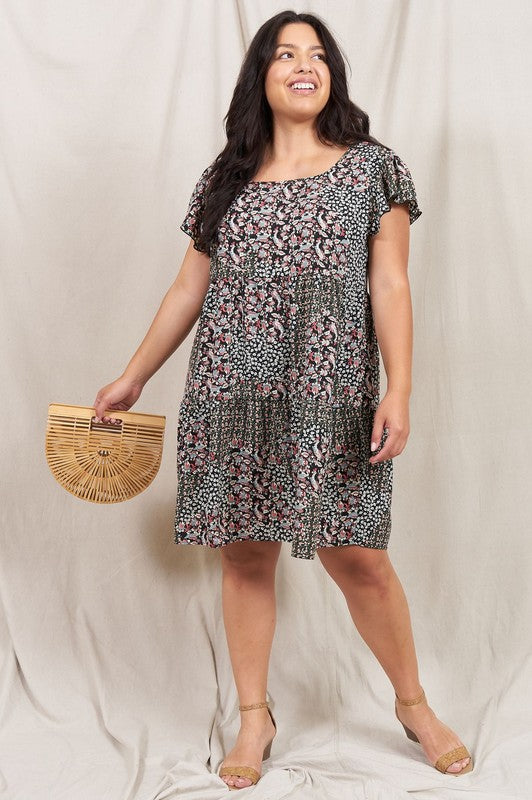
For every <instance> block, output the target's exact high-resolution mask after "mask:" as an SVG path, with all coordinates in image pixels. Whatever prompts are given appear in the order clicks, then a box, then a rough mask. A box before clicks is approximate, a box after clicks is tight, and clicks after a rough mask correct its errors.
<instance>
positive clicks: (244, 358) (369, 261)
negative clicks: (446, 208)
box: [94, 11, 472, 789]
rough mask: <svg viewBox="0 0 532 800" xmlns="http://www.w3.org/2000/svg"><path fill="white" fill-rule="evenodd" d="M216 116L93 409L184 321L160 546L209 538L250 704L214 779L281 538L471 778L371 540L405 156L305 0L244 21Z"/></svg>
mask: <svg viewBox="0 0 532 800" xmlns="http://www.w3.org/2000/svg"><path fill="white" fill-rule="evenodd" d="M226 121H227V124H226V129H227V144H226V146H225V148H224V150H223V151H222V152H221V153H220V155H219V156H218V157H217V159H216V160H215V161H214V162H213V163H212V164H211V165H210V166H209V167H207V169H206V170H205V171H204V172H203V174H202V175H201V177H200V180H199V181H198V183H197V185H196V187H195V189H194V193H193V195H192V198H191V200H190V204H189V208H188V212H187V215H186V218H185V220H184V222H183V224H182V226H181V227H182V229H183V230H184V231H185V232H186V233H188V234H189V235H190V236H191V237H192V241H191V243H190V244H189V248H188V250H187V252H186V255H185V258H184V261H183V264H182V267H181V270H180V272H179V274H178V276H177V278H176V280H175V282H174V284H173V285H172V286H171V288H170V289H169V291H168V293H167V294H166V296H165V298H164V300H163V302H162V305H161V307H160V309H159V311H158V313H157V315H156V317H155V319H154V321H153V323H152V325H151V327H150V329H149V331H148V333H147V335H146V337H145V339H144V341H143V342H142V344H141V346H140V347H139V349H138V350H137V352H136V353H135V355H134V356H133V358H132V360H131V361H130V363H129V365H128V366H127V368H126V370H125V371H124V373H123V375H122V376H121V377H120V378H119V379H118V380H116V381H115V382H113V383H111V384H109V385H108V386H106V387H104V388H103V389H101V390H100V391H99V392H98V395H97V397H96V400H95V403H94V406H95V413H96V415H97V417H101V416H102V415H103V414H104V412H105V411H106V410H109V409H119V410H126V409H128V408H130V407H131V406H132V405H133V403H134V402H135V401H136V400H137V399H138V397H139V395H140V393H141V391H142V387H143V386H144V384H145V383H146V381H147V380H149V378H150V377H151V376H152V375H153V374H154V373H155V372H156V370H157V369H158V368H159V367H160V366H161V364H162V363H163V362H164V361H165V360H166V359H167V358H168V357H169V356H170V354H171V353H173V352H174V351H175V349H176V348H177V347H178V346H179V345H180V344H181V342H182V341H183V339H184V338H185V337H186V336H187V335H188V333H189V332H190V330H191V328H192V327H193V325H194V324H195V322H196V321H197V320H198V317H199V318H200V319H199V324H198V328H197V331H196V336H195V339H194V343H193V348H192V353H191V356H190V363H189V370H188V374H187V380H186V386H185V392H184V397H183V400H182V403H181V406H180V412H179V423H178V471H179V489H178V496H177V508H176V520H175V541H176V543H180V542H181V543H196V544H203V545H208V546H211V547H220V548H221V549H220V553H221V561H222V570H223V582H222V587H223V588H222V593H223V595H222V600H223V613H224V623H225V629H226V633H227V642H228V647H229V651H230V656H231V663H232V668H233V673H234V678H235V683H236V687H237V690H238V696H239V700H240V703H241V705H240V710H241V711H242V712H244V711H245V712H246V713H245V714H242V717H241V728H240V732H239V734H238V738H237V741H236V744H235V746H234V748H233V749H232V750H231V751H230V752H229V753H228V754H227V755H226V758H225V761H224V764H223V765H222V769H221V770H220V775H221V776H222V777H223V779H224V780H225V782H226V783H227V784H228V785H229V787H230V788H231V789H238V788H243V787H245V786H249V785H251V784H253V783H256V782H257V780H258V779H259V777H260V767H261V761H262V760H263V759H264V758H267V757H268V755H269V751H270V746H271V742H272V740H273V737H274V735H275V732H276V726H275V721H274V719H273V715H272V714H271V711H270V709H269V707H268V703H267V702H266V701H265V699H264V698H265V697H266V688H267V673H268V663H269V657H270V650H271V644H272V639H273V634H274V626H275V613H276V607H275V593H274V581H275V568H276V563H277V559H278V556H279V551H280V547H281V542H283V541H287V542H291V555H292V556H294V557H296V558H305V559H312V558H314V557H315V555H316V553H317V555H318V557H319V558H320V560H321V562H322V563H323V565H324V567H325V569H326V570H327V572H328V573H329V574H330V575H331V577H332V578H333V579H334V580H335V582H336V583H337V584H338V586H339V587H340V589H341V590H342V592H343V593H344V595H345V598H346V601H347V604H348V608H349V611H350V613H351V616H352V618H353V621H354V623H355V625H356V627H357V629H358V631H359V632H360V634H361V635H362V637H363V638H364V640H365V641H366V643H367V644H368V645H369V647H370V648H371V649H372V650H373V652H374V653H375V655H376V657H377V659H378V660H379V662H380V664H381V665H382V667H383V669H384V670H385V672H386V674H387V675H388V677H389V679H390V681H391V683H392V685H393V687H394V689H395V693H396V703H395V709H396V715H397V717H398V719H399V721H400V722H401V723H402V724H403V726H404V728H405V731H406V733H407V735H408V736H409V737H410V738H411V739H413V740H414V741H419V742H420V743H421V746H422V747H423V749H424V751H425V754H426V756H427V758H428V760H429V761H430V762H431V764H433V765H434V766H435V767H436V768H437V769H439V770H440V771H441V772H449V773H452V774H456V775H457V774H462V773H464V772H468V771H470V770H471V768H472V760H471V758H470V755H469V753H468V751H467V750H466V748H465V747H464V746H463V745H462V743H461V742H460V740H459V738H458V737H457V736H456V734H455V733H453V731H451V730H450V729H449V728H448V727H447V726H446V725H444V724H443V723H442V722H440V721H439V720H438V718H437V717H436V716H435V714H434V712H433V711H432V710H431V709H430V707H429V706H428V704H427V702H426V698H425V695H424V692H423V689H422V687H421V685H420V683H419V676H418V666H417V660H416V654H415V648H414V642H413V637H412V630H411V625H410V617H409V610H408V606H407V602H406V598H405V595H404V592H403V589H402V587H401V584H400V582H399V579H398V577H397V575H396V573H395V571H394V569H393V567H392V565H391V563H390V560H389V558H388V554H387V550H386V548H387V545H388V540H389V536H390V528H391V517H390V505H391V489H392V458H393V457H395V456H397V455H399V453H401V452H402V450H403V449H404V447H405V444H406V441H407V437H408V433H409V410H408V404H409V395H410V389H411V385H410V381H411V349H412V316H411V301H410V291H409V284H408V278H407V262H408V248H409V224H410V223H412V222H413V221H414V220H415V219H417V217H418V216H419V215H420V214H421V212H420V210H419V208H418V205H417V201H416V194H415V188H414V184H413V182H412V179H411V176H410V173H409V170H408V168H407V166H406V165H405V163H404V162H403V161H402V160H401V159H400V157H399V156H398V155H397V154H396V153H394V151H393V150H390V149H389V148H387V147H385V146H384V145H382V144H381V143H380V142H378V141H377V140H376V139H374V138H373V137H372V136H370V135H369V120H368V117H367V115H366V114H365V113H364V112H363V111H361V109H359V108H358V107H357V106H356V105H354V104H353V103H352V102H351V101H350V100H349V97H348V90H347V83H346V76H345V65H344V61H343V58H342V55H341V53H340V51H339V48H338V46H337V44H336V42H335V41H334V39H333V37H332V35H331V34H330V32H329V31H328V29H327V28H326V26H325V25H324V24H323V22H321V21H320V20H319V19H318V18H317V17H315V16H313V15H310V14H295V13H293V12H291V11H290V12H288V11H287V12H283V13H280V14H277V15H276V16H274V17H273V18H272V19H270V20H268V21H267V22H266V23H265V24H264V25H263V26H262V27H261V28H260V30H259V31H258V32H257V34H256V36H255V37H254V39H253V41H252V43H251V45H250V47H249V50H248V52H247V54H246V57H245V60H244V62H243V65H242V69H241V72H240V75H239V78H238V81H237V85H236V88H235V91H234V95H233V99H232V102H231V106H230V108H229V112H228V115H227V120H226ZM366 282H368V283H369V291H370V294H368V292H367V288H366ZM377 334H378V344H379V346H380V350H381V352H382V356H383V361H384V365H385V368H386V374H387V391H386V394H385V396H384V397H383V399H382V401H381V402H380V403H379V371H378V370H379V358H378V353H379V350H378V346H377ZM104 419H105V420H106V421H107V420H109V419H111V420H112V418H109V417H104Z"/></svg>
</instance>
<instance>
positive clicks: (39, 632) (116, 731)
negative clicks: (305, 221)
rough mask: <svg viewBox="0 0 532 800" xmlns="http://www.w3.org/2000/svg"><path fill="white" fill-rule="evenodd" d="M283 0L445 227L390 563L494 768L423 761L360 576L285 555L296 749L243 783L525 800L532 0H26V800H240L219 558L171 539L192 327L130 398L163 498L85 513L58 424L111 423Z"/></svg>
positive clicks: (7, 513) (422, 285) (5, 380)
mask: <svg viewBox="0 0 532 800" xmlns="http://www.w3.org/2000/svg"><path fill="white" fill-rule="evenodd" d="M286 7H293V8H294V9H295V10H298V11H303V10H311V11H314V12H316V13H318V14H320V15H322V16H323V17H324V18H325V20H326V21H327V22H328V23H329V25H330V27H331V28H332V30H333V32H334V33H335V34H336V35H337V36H338V39H339V41H340V43H341V45H342V46H343V47H344V49H345V52H346V53H347V55H348V58H349V60H350V63H351V66H352V75H351V78H350V86H351V95H352V97H353V99H354V100H355V102H357V104H359V105H360V106H361V107H362V108H364V109H365V110H366V111H367V112H368V113H369V115H370V118H371V122H372V127H371V130H372V133H374V134H375V136H377V138H379V139H380V140H381V141H383V142H385V143H386V144H388V145H389V146H391V147H393V148H394V149H395V150H396V151H397V152H398V153H399V155H400V156H401V157H402V158H403V159H404V160H405V161H406V163H407V164H408V166H409V168H410V170H411V172H412V176H413V178H414V181H415V185H416V189H417V192H418V199H419V203H420V207H421V209H422V210H423V216H422V217H421V219H420V221H418V223H417V224H416V225H415V226H414V227H413V228H412V229H411V255H410V268H409V273H410V279H411V287H412V298H413V307H414V320H415V343H414V364H413V391H412V396H411V404H410V415H411V433H410V438H409V441H408V444H407V447H406V449H405V450H404V452H403V453H402V454H401V455H400V456H399V457H397V458H396V459H395V462H394V464H395V472H394V500H393V524H392V535H391V540H390V549H389V553H390V556H391V558H392V561H393V563H394V566H395V568H396V570H397V572H398V574H399V576H400V577H401V580H402V582H403V585H404V588H405V591H406V593H407V596H408V598H409V602H410V607H411V614H412V620H413V627H414V632H415V636H416V643H417V649H418V656H419V661H420V668H421V680H422V683H423V685H424V687H425V689H426V691H427V695H428V698H429V702H430V703H431V705H432V707H433V708H434V710H435V711H436V712H437V713H438V714H439V716H440V717H441V718H442V719H443V720H444V721H445V722H447V724H449V725H451V726H452V727H453V728H455V729H456V730H457V731H458V732H459V734H460V735H461V737H462V738H463V740H464V742H465V743H466V744H467V745H468V747H469V748H470V749H471V751H472V753H473V755H474V759H475V769H474V771H473V772H472V773H471V774H469V775H466V776H463V777H460V778H455V777H453V776H443V775H441V774H439V773H438V772H437V771H436V770H435V769H433V768H432V767H431V766H430V765H428V764H427V762H426V760H425V757H424V755H423V753H422V751H421V748H420V747H419V745H416V744H413V743H412V742H410V741H408V740H407V739H406V737H405V736H404V732H403V729H402V728H401V726H400V725H399V723H398V722H397V720H396V719H395V716H394V713H393V689H392V687H391V685H390V683H389V681H388V679H387V678H386V676H385V674H384V672H383V671H382V669H381V668H380V666H379V664H378V662H377V661H376V660H375V658H374V657H373V655H372V653H371V652H370V651H369V649H368V648H367V646H366V645H365V644H364V643H363V641H362V640H361V639H360V637H359V635H358V633H357V632H356V630H355V628H354V627H353V624H352V622H351V618H350V616H349V614H348V611H347V607H346V605H345V602H344V600H343V596H342V595H341V593H340V591H339V589H338V588H337V587H336V585H335V584H333V583H332V581H331V579H330V578H329V577H328V576H327V574H326V573H325V571H324V569H323V568H322V566H321V563H320V562H319V560H318V559H316V560H315V561H300V560H297V559H294V558H292V557H291V556H290V555H289V547H288V546H287V545H285V546H284V547H283V551H282V554H281V558H280V562H279V567H278V573H277V587H278V623H277V630H276V636H275V640H274V644H273V651H272V657H271V671H270V679H269V693H270V696H271V698H272V700H273V709H274V713H275V716H276V720H277V723H278V726H279V732H278V736H277V738H276V740H275V742H274V745H273V747H272V757H271V760H270V761H269V762H266V763H265V765H264V772H263V778H262V780H261V781H260V782H259V784H258V785H257V786H256V787H255V788H252V789H249V790H247V792H246V794H245V796H246V797H248V796H249V797H251V796H252V797H253V798H257V800H260V799H262V800H266V798H268V800H281V799H284V798H290V800H307V798H319V800H340V798H341V800H400V799H401V800H402V799H403V798H407V797H410V796H412V797H415V798H416V800H433V799H434V800H436V799H437V800H450V799H451V798H453V800H454V798H463V797H471V798H474V800H480V799H482V800H488V799H489V800H500V799H501V798H508V799H509V798H512V800H514V799H515V798H529V797H530V796H531V795H530V792H531V790H530V785H531V780H532V767H531V762H530V753H531V752H532V730H531V728H532V725H531V711H532V689H531V687H532V681H531V659H532V641H531V633H530V623H529V619H530V617H529V614H530V613H531V611H532V597H531V591H530V586H531V582H530V568H531V563H530V562H531V547H530V543H529V536H530V531H531V525H530V515H529V504H528V503H529V500H528V498H529V492H528V490H529V488H530V469H529V463H530V452H531V444H532V443H531V428H530V402H529V398H530V392H531V389H532V386H531V379H530V365H531V359H530V297H531V286H530V272H531V271H530V252H531V246H532V242H531V236H532V227H531V226H530V225H528V224H527V217H528V208H529V204H530V198H529V191H528V189H529V187H530V184H531V178H532V176H531V174H530V125H531V122H532V111H531V107H530V104H527V103H526V97H527V95H528V84H529V76H530V49H529V47H528V46H527V45H528V43H529V41H530V39H531V36H532V14H531V11H530V7H529V4H528V3H527V2H526V1H525V0H522V1H518V0H506V2H505V3H502V4H501V3H499V2H495V0H485V2H483V3H476V2H474V1H473V0H430V2H426V0H412V1H411V2H408V1H407V0H404V1H403V0H379V2H378V3H375V2H371V0H355V1H353V2H348V1H347V0H330V2H325V0H324V1H323V2H319V1H318V0H315V1H314V0H308V2H307V3H301V2H295V1H294V2H291V3H290V2H288V3H285V2H280V1H279V0H274V1H272V0H270V1H269V2H265V0H260V1H259V0H241V1H240V2H232V0H194V2H184V1H183V2H180V1H179V0H174V2H170V1H169V0H167V1H166V2H164V1H163V0H161V2H148V0H129V2H126V0H113V1H110V2H93V3H86V2H68V1H67V0H55V2H54V1H53V2H49V3H44V2H39V0H34V1H33V2H29V1H28V0H16V1H15V0H3V1H2V3H1V27H0V31H1V32H0V53H1V55H0V59H1V61H0V66H1V74H2V80H1V82H0V91H1V112H2V118H1V119H2V122H1V125H2V129H1V149H2V161H3V167H2V184H1V193H2V194H1V204H2V213H1V215H0V225H1V247H2V272H1V280H2V291H1V293H0V303H1V311H2V313H1V319H2V335H1V338H0V346H1V348H2V360H1V363H2V372H3V375H2V380H1V382H0V383H1V390H2V395H1V398H2V418H3V423H4V425H3V435H2V477H1V480H2V484H1V485H2V501H1V504H0V513H1V515H2V528H1V537H2V538H1V554H0V597H1V608H2V613H1V616H0V645H1V655H0V714H1V726H0V798H8V800H28V798H30V797H31V798H32V800H67V798H68V800H133V799H135V800H137V799H138V800H169V799H170V798H177V797H179V798H183V799H184V800H217V798H222V797H226V796H227V792H228V790H227V789H226V787H225V786H224V784H223V783H222V781H221V779H219V778H218V777H217V775H216V772H217V770H218V768H219V766H220V763H221V761H222V758H223V755H224V752H226V751H227V750H228V749H229V748H230V747H231V746H232V743H233V741H234V737H235V735H236V733H237V730H238V718H239V716H238V709H237V703H238V699H237V696H236V691H235V688H234V684H233V679H232V673H231V668H230V662H229V656H228V651H227V646H226V642H225V634H224V628H223V620H222V612H221V600H220V591H221V573H220V560H219V556H220V553H219V551H216V550H207V549H204V548H201V547H198V546H189V545H180V546H178V545H176V544H174V542H173V513H174V501H175V492H176V476H175V432H176V425H177V413H178V406H179V401H180V398H181V395H182V390H183V386H184V379H185V374H186V367H187V362H188V354H189V352H190V346H191V343H192V338H193V335H194V331H192V332H191V333H190V335H189V337H188V338H187V340H186V341H185V342H184V343H183V345H182V346H181V347H180V349H179V350H178V352H177V353H175V354H174V356H173V357H172V358H170V359H169V360H168V361H167V362H166V364H165V365H164V366H163V367H162V368H161V369H160V371H159V372H158V373H157V374H156V375H155V376H154V377H153V378H152V380H151V381H150V383H149V384H148V385H147V386H146V387H145V389H144V392H143V394H142V396H141V398H140V399H139V401H138V402H137V404H136V405H135V406H134V410H142V411H147V412H151V413H157V414H165V415H166V416H167V433H166V439H165V448H164V454H163V462H162V465H161V468H160V472H159V474H158V476H157V478H156V479H155V481H154V483H153V484H152V485H151V486H150V487H149V488H148V489H147V490H146V491H145V492H144V493H143V494H141V495H139V496H138V497H136V498H134V499H132V500H130V501H128V502H126V503H120V504H117V505H114V506H98V505H95V504H92V503H86V502H83V501H81V500H78V499H77V498H75V497H73V496H72V495H69V494H68V493H67V492H66V491H64V490H63V489H62V488H61V487H60V486H59V485H58V484H57V483H56V482H55V481H54V479H53V477H52V475H51V473H50V471H49V469H48V466H47V463H46V460H45V456H44V433H45V423H46V416H47V411H48V404H49V403H50V402H62V403H74V404H79V405H90V404H91V403H92V402H93V400H94V397H95V395H96V392H97V390H98V389H99V388H100V387H101V386H103V385H105V384H106V383H108V382H110V381H112V380H114V379H115V378H116V377H118V375H120V374H121V372H122V370H123V369H124V368H125V366H126V364H127V362H128V361H129V359H130V357H131V356H132V354H133V352H134V351H135V349H136V348H137V346H138V344H139V343H140V341H141V340H142V338H143V336H144V334H145V333H146V331H147V329H148V326H149V324H150V322H151V320H152V319H153V316H154V315H155V313H156V311H157V309H158V307H159V304H160V302H161V300H162V298H163V296H164V293H165V292H166V290H167V289H168V287H169V285H170V284H171V283H172V281H173V279H174V277H175V275H176V274H177V271H178V269H179V267H180V264H181V258H182V256H183V254H184V251H185V249H186V247H187V245H188V241H189V240H188V238H187V237H186V236H185V235H184V234H183V233H182V232H180V231H179V223H180V222H181V220H182V218H183V216H184V213H185V210H186V206H187V202H188V199H189V197H190V194H191V192H192V189H193V186H194V183H195V182H196V180H197V179H198V177H199V175H200V173H201V171H202V170H203V169H204V167H205V166H207V164H208V163H210V161H211V160H212V159H213V158H214V156H215V155H216V154H217V153H218V152H219V150H220V149H221V147H222V145H223V141H224V134H223V126H222V118H223V116H224V114H225V113H226V111H227V108H228V105H229V101H230V98H231V94H232V90H233V87H234V84H235V81H236V76H237V73H238V70H239V67H240V63H241V59H242V56H243V53H244V50H245V48H246V46H247V44H248V43H249V41H250V39H251V37H252V35H253V34H254V33H255V31H256V30H257V29H258V27H259V25H260V24H262V22H263V21H265V20H266V19H267V18H268V17H270V16H271V15H272V14H274V13H276V12H277V11H280V10H282V9H284V8H286ZM382 376H383V377H382V386H381V394H383V393H384V391H385V386H386V383H385V373H384V372H383V373H382Z"/></svg>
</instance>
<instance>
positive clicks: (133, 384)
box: [93, 375, 144, 422]
mask: <svg viewBox="0 0 532 800" xmlns="http://www.w3.org/2000/svg"><path fill="white" fill-rule="evenodd" d="M143 388H144V387H143V385H142V384H141V383H139V382H138V381H134V380H131V378H126V377H125V376H124V375H121V376H120V378H118V379H117V380H116V381H113V382H112V383H108V384H107V386H104V387H103V389H100V391H99V392H98V393H97V395H96V399H95V400H94V403H93V406H94V411H95V415H96V422H100V421H103V422H111V421H112V420H113V419H114V418H113V417H110V416H105V417H104V416H103V415H104V412H105V411H109V410H115V411H128V410H129V409H130V408H131V406H132V405H133V403H136V402H137V400H138V399H139V397H140V394H141V392H142V389H143Z"/></svg>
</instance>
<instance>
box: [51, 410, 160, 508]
mask: <svg viewBox="0 0 532 800" xmlns="http://www.w3.org/2000/svg"><path fill="white" fill-rule="evenodd" d="M94 415H95V410H94V408H90V407H89V406H69V405H63V404H62V403H50V405H49V407H48V420H47V425H46V443H45V452H46V460H47V461H48V465H49V467H50V469H51V471H52V474H53V476H54V478H55V479H56V480H57V481H58V483H60V484H61V486H63V488H65V489H66V490H67V491H68V492H70V493H71V494H73V495H75V496H76V497H79V498H80V499H81V500H89V501H90V502H91V503H120V502H121V501H123V500H129V498H130V497H134V496H135V495H137V494H140V492H143V491H144V489H146V487H147V486H149V484H150V483H151V482H152V480H153V479H154V478H155V476H156V475H157V472H158V471H159V466H160V464H161V456H162V451H163V439H164V428H165V422H166V417H164V416H159V415H157V414H142V413H139V412H134V411H106V412H105V416H113V417H116V420H117V421H118V424H117V421H116V420H115V423H110V422H99V423H98V422H95V421H94V419H93V418H94Z"/></svg>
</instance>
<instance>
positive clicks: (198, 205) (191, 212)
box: [179, 164, 213, 253]
mask: <svg viewBox="0 0 532 800" xmlns="http://www.w3.org/2000/svg"><path fill="white" fill-rule="evenodd" d="M212 168H213V165H212V164H211V165H209V166H208V167H207V169H204V170H203V172H202V173H201V176H200V179H199V181H198V182H197V183H196V185H195V187H194V191H193V192H192V195H191V198H190V200H189V203H188V209H187V213H186V215H185V219H184V220H183V222H182V223H181V225H180V226H179V227H180V228H181V230H182V231H184V232H185V233H186V234H188V236H190V237H191V239H192V240H193V242H194V249H195V250H198V251H199V252H200V253H204V252H205V250H203V249H202V248H201V247H199V246H198V239H199V237H200V233H201V225H202V221H203V212H204V210H205V191H206V189H207V185H208V183H209V177H210V174H211V172H212Z"/></svg>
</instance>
